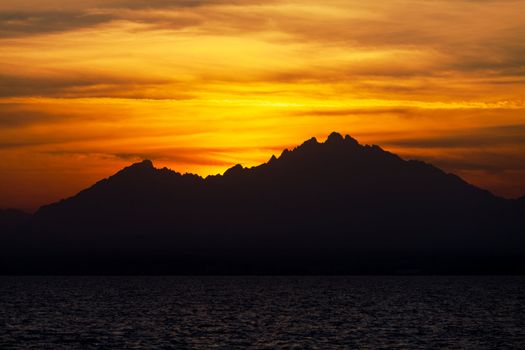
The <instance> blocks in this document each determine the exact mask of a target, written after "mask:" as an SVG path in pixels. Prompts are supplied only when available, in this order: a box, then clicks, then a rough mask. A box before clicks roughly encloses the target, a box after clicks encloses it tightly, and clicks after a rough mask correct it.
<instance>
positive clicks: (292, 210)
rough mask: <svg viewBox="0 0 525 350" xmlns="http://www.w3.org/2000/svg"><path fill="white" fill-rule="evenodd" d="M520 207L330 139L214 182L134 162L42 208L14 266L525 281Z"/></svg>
mask: <svg viewBox="0 0 525 350" xmlns="http://www.w3.org/2000/svg"><path fill="white" fill-rule="evenodd" d="M518 207H519V206H517V205H516V204H515V202H512V201H509V200H505V199H502V198H498V197H496V196H494V195H492V194H491V193H490V192H488V191H485V190H482V189H479V188H477V187H475V186H473V185H470V184H468V183H467V182H465V181H464V180H462V179H461V178H459V177H458V176H456V175H453V174H447V173H445V172H443V171H442V170H440V169H438V168H436V167H434V166H432V165H430V164H427V163H424V162H421V161H414V160H408V161H407V160H403V159H401V158H400V157H398V156H397V155H395V154H392V153H389V152H387V151H384V150H382V149H381V148H380V147H378V146H368V145H364V146H363V145H360V144H359V143H358V142H357V141H356V140H355V139H353V138H351V137H350V136H345V137H343V136H342V135H340V134H337V133H332V134H331V135H330V136H329V137H328V139H327V140H326V141H325V142H324V143H320V142H318V141H317V140H316V139H315V138H312V139H310V140H308V141H306V142H304V143H303V144H302V145H300V146H299V147H296V148H295V149H293V150H284V151H283V153H282V154H281V155H280V156H279V157H275V156H272V158H271V159H270V160H269V161H268V162H267V163H265V164H262V165H259V166H257V167H252V168H244V167H242V166H241V165H236V166H234V167H232V168H230V169H228V170H227V171H226V172H225V173H224V174H223V175H216V176H209V177H207V178H202V177H199V176H197V175H192V174H184V175H183V174H179V173H177V172H174V171H172V170H169V169H167V168H163V169H157V168H155V167H154V166H153V164H152V162H151V161H149V160H144V161H142V162H140V163H136V164H133V165H131V166H129V167H127V168H124V169H123V170H121V171H119V172H118V173H116V174H115V175H113V176H111V177H109V178H107V179H104V180H102V181H99V182H98V183H96V184H95V185H93V186H92V187H90V188H88V189H86V190H84V191H82V192H80V193H79V194H77V195H76V196H74V197H71V198H68V199H65V200H62V201H60V202H57V203H54V204H51V205H47V206H44V207H42V208H41V209H40V210H39V211H38V212H37V213H36V214H35V215H34V216H33V218H32V219H31V223H30V224H29V225H28V227H27V228H26V229H24V232H23V233H21V234H20V235H18V236H17V237H18V239H17V240H16V243H12V242H7V243H8V244H7V246H8V247H9V249H8V252H6V253H7V256H8V257H7V258H6V261H7V262H8V264H7V265H8V266H10V268H11V270H13V271H17V269H19V270H20V265H17V264H15V263H9V262H10V261H15V260H18V261H20V260H22V261H24V265H23V268H22V270H23V271H25V270H24V269H26V270H27V269H29V270H31V268H34V265H38V269H37V270H38V271H44V272H46V273H49V272H51V273H55V272H64V273H69V272H71V273H77V272H86V273H182V274H186V273H272V274H273V273H398V272H403V271H415V272H421V273H499V272H504V273H515V272H525V264H524V261H525V258H524V257H525V236H524V233H525V230H523V228H525V225H524V222H523V218H522V217H523V215H521V214H522V212H520V210H519V208H518ZM35 257H38V259H35ZM35 261H38V262H39V263H38V264H35Z"/></svg>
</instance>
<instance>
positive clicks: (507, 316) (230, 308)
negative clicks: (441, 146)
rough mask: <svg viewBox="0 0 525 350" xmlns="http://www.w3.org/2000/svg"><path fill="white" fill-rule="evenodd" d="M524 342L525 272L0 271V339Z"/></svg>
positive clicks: (454, 345) (226, 345) (275, 344)
mask: <svg viewBox="0 0 525 350" xmlns="http://www.w3.org/2000/svg"><path fill="white" fill-rule="evenodd" d="M279 348H283V349H345V348H348V349H391V348H399V349H444V348H446V349H525V277H458V276H455V277H419V276H414V277H0V349H3V350H7V349H279Z"/></svg>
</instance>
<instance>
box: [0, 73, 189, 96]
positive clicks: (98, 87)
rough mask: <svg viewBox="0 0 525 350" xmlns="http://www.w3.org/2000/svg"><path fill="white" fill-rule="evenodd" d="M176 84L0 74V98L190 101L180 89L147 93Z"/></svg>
mask: <svg viewBox="0 0 525 350" xmlns="http://www.w3.org/2000/svg"><path fill="white" fill-rule="evenodd" d="M167 84H171V85H172V86H173V85H176V84H178V83H177V82H176V81H173V80H168V79H155V78H147V79H142V78H133V77H125V76H121V77H119V76H109V75H101V74H97V73H91V74H89V73H79V72H62V74H57V75H54V76H38V75H35V76H32V77H29V76H16V75H5V74H1V73H0V98H2V97H4V98H5V97H60V98H89V97H91V98H93V97H117V98H133V99H142V98H143V99H157V98H169V99H190V98H192V96H191V95H190V94H189V93H184V92H182V91H181V90H180V89H179V91H178V92H175V93H174V92H172V91H170V93H169V95H168V96H161V95H162V94H159V93H148V91H149V90H148V89H149V88H152V89H154V90H158V89H159V87H162V86H164V85H167Z"/></svg>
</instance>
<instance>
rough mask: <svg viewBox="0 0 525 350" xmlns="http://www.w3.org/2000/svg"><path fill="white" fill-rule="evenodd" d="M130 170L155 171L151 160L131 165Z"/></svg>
mask: <svg viewBox="0 0 525 350" xmlns="http://www.w3.org/2000/svg"><path fill="white" fill-rule="evenodd" d="M128 168H144V169H155V167H154V166H153V162H152V161H151V160H149V159H144V160H142V161H140V162H136V163H133V164H131V165H130V166H129V167H128Z"/></svg>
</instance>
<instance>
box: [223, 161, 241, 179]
mask: <svg viewBox="0 0 525 350" xmlns="http://www.w3.org/2000/svg"><path fill="white" fill-rule="evenodd" d="M243 170H244V168H243V166H242V165H240V164H236V165H234V166H233V167H231V168H229V169H228V170H226V171H225V172H224V176H228V175H238V174H241V173H242V171H243Z"/></svg>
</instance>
